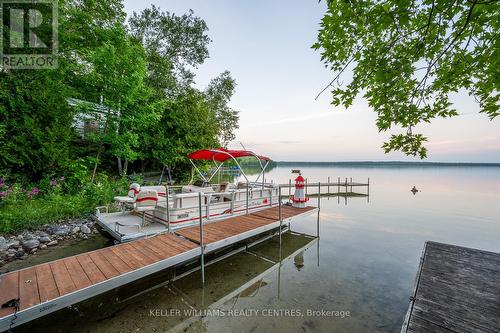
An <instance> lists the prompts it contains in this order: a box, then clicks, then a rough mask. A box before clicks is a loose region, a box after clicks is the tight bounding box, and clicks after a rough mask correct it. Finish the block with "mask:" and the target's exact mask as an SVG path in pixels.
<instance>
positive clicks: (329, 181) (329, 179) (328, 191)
mask: <svg viewBox="0 0 500 333" xmlns="http://www.w3.org/2000/svg"><path fill="white" fill-rule="evenodd" d="M328 194H330V177H328Z"/></svg>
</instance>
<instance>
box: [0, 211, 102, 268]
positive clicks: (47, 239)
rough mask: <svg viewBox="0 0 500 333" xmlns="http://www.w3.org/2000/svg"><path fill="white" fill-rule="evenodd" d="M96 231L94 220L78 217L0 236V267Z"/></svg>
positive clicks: (85, 236)
mask: <svg viewBox="0 0 500 333" xmlns="http://www.w3.org/2000/svg"><path fill="white" fill-rule="evenodd" d="M95 233H97V229H96V227H95V224H94V221H92V220H91V219H86V220H82V219H78V220H69V221H64V222H61V223H59V224H45V225H43V226H41V227H40V228H39V229H36V230H29V231H22V232H19V233H18V234H14V235H1V236H0V267H2V266H4V265H6V264H7V263H9V262H11V261H13V260H24V259H26V258H27V257H28V256H30V255H32V254H35V253H37V252H38V251H43V250H45V249H47V248H53V247H54V246H56V245H58V244H60V243H61V242H62V241H65V240H75V239H78V240H83V239H88V238H89V236H90V235H91V234H95Z"/></svg>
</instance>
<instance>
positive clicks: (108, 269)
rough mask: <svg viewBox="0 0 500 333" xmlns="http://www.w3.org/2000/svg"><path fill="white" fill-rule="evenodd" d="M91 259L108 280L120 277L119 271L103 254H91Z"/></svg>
mask: <svg viewBox="0 0 500 333" xmlns="http://www.w3.org/2000/svg"><path fill="white" fill-rule="evenodd" d="M89 257H90V259H92V262H93V263H94V264H95V265H96V266H97V267H98V268H99V270H100V271H101V272H102V274H104V276H105V277H106V279H111V278H113V277H115V276H118V275H120V272H119V271H118V269H116V268H115V266H114V265H113V264H112V263H111V262H110V261H108V260H107V259H106V257H105V256H104V255H103V254H102V252H97V251H96V252H90V253H89Z"/></svg>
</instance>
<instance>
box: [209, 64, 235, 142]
mask: <svg viewBox="0 0 500 333" xmlns="http://www.w3.org/2000/svg"><path fill="white" fill-rule="evenodd" d="M235 87H236V82H235V81H234V79H233V78H232V77H231V74H230V73H229V71H225V72H224V73H222V74H221V75H220V76H218V77H216V78H215V79H212V81H211V82H210V84H209V85H208V87H207V89H206V90H205V95H206V98H207V101H208V105H209V107H210V108H211V109H212V110H213V112H214V113H215V117H216V119H217V122H218V123H219V141H220V142H221V144H222V145H223V146H227V144H228V143H229V142H230V141H232V140H234V139H235V135H234V130H236V129H237V128H238V120H239V118H240V117H239V116H238V111H235V110H233V109H231V108H230V107H229V106H228V103H229V100H230V99H231V97H232V96H233V94H234V89H235Z"/></svg>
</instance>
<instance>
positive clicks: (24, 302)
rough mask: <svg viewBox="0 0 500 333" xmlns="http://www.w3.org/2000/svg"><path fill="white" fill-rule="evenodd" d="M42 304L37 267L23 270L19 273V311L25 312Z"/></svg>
mask: <svg viewBox="0 0 500 333" xmlns="http://www.w3.org/2000/svg"><path fill="white" fill-rule="evenodd" d="M37 304H40V294H39V293H38V282H37V278H36V269H35V267H30V268H26V269H23V270H21V271H20V272H19V309H20V310H24V309H27V308H29V307H31V306H33V305H37Z"/></svg>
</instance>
